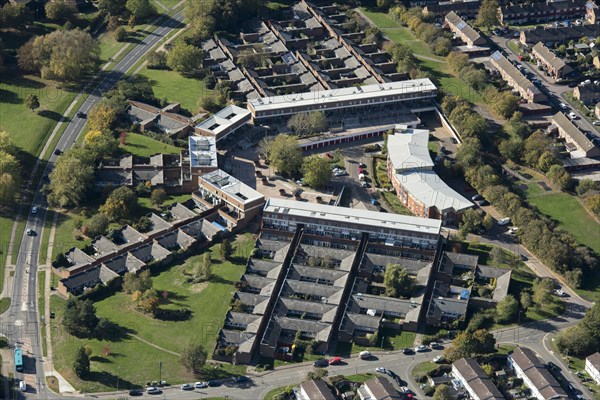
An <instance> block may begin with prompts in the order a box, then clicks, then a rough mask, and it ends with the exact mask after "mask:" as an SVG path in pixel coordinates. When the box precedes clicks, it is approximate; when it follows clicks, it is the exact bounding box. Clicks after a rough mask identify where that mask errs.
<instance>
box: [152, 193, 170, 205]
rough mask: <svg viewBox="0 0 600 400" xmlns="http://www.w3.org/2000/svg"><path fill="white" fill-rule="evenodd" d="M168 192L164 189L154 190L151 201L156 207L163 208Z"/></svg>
mask: <svg viewBox="0 0 600 400" xmlns="http://www.w3.org/2000/svg"><path fill="white" fill-rule="evenodd" d="M167 197H168V196H167V192H165V190H164V189H154V190H153V191H152V194H150V201H152V204H154V205H155V206H162V204H163V203H164V202H165V200H167Z"/></svg>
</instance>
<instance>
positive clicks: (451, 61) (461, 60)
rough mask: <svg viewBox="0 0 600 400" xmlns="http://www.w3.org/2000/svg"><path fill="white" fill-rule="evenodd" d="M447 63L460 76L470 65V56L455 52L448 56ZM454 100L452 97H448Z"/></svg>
mask: <svg viewBox="0 0 600 400" xmlns="http://www.w3.org/2000/svg"><path fill="white" fill-rule="evenodd" d="M446 61H447V62H448V65H449V66H450V69H452V72H454V73H455V74H457V75H458V74H460V73H461V72H462V70H463V69H464V68H466V67H467V66H468V65H469V56H468V55H466V54H465V53H461V52H459V51H453V52H450V53H449V54H448V56H447V57H446ZM447 97H448V99H452V96H447Z"/></svg>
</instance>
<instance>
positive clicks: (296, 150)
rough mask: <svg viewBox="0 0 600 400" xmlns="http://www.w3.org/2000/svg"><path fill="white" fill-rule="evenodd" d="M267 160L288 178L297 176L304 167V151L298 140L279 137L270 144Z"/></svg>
mask: <svg viewBox="0 0 600 400" xmlns="http://www.w3.org/2000/svg"><path fill="white" fill-rule="evenodd" d="M267 159H268V160H269V162H270V164H271V165H272V166H273V167H275V169H276V170H277V171H278V172H279V173H281V174H283V175H287V176H291V175H295V174H297V173H298V171H300V168H301V166H302V149H300V145H299V144H298V139H296V138H295V137H293V136H290V135H277V136H276V137H275V138H274V139H273V140H271V141H269V142H268V148H267Z"/></svg>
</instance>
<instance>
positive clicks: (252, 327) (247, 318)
mask: <svg viewBox="0 0 600 400" xmlns="http://www.w3.org/2000/svg"><path fill="white" fill-rule="evenodd" d="M261 319H262V317H261V316H260V315H254V314H247V313H242V312H237V311H228V312H227V315H226V316H225V327H233V328H238V329H239V328H242V329H244V331H245V332H248V333H257V332H258V327H259V324H260V321H261Z"/></svg>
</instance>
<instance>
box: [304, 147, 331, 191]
mask: <svg viewBox="0 0 600 400" xmlns="http://www.w3.org/2000/svg"><path fill="white" fill-rule="evenodd" d="M302 172H303V174H304V178H303V180H304V183H305V184H307V185H308V186H310V187H314V188H323V187H327V186H328V185H329V182H331V165H330V164H329V161H327V160H326V159H325V158H323V157H321V156H320V155H316V154H315V155H312V156H309V157H306V158H305V159H304V162H303V163H302Z"/></svg>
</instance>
